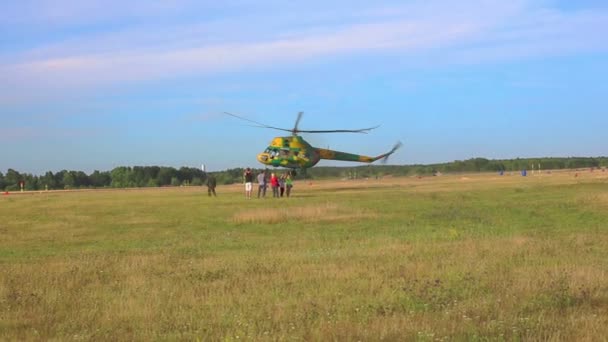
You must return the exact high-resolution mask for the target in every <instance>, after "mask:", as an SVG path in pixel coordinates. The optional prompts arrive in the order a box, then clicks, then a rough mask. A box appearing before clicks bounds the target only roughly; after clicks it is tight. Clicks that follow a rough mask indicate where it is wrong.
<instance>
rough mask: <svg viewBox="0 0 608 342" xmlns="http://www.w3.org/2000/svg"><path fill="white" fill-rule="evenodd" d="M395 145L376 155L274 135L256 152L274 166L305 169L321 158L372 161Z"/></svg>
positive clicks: (260, 160) (296, 137)
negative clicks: (323, 146)
mask: <svg viewBox="0 0 608 342" xmlns="http://www.w3.org/2000/svg"><path fill="white" fill-rule="evenodd" d="M396 148H397V146H396V147H395V148H393V150H391V151H390V152H388V153H385V154H382V155H379V156H377V157H368V156H364V155H359V154H353V153H347V152H340V151H334V150H329V149H324V148H316V147H313V146H311V145H310V144H309V143H308V142H306V140H304V139H303V138H302V137H301V136H299V135H296V134H294V135H292V136H289V137H276V138H274V139H272V141H271V142H270V145H269V146H268V147H267V148H266V150H264V152H262V153H260V154H258V156H257V159H258V161H259V162H260V163H262V164H264V165H268V166H274V167H279V166H280V167H286V168H291V169H307V168H309V167H313V166H315V165H316V164H317V163H318V162H319V160H321V159H331V160H342V161H350V162H361V163H372V162H374V161H376V160H378V159H381V158H384V157H387V156H388V155H390V154H392V153H393V152H394V151H395V149H396Z"/></svg>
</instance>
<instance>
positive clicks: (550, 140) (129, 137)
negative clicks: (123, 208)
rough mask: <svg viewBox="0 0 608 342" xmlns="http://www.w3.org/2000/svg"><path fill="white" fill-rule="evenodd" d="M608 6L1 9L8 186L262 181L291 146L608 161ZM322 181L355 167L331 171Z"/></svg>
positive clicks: (408, 156)
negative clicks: (40, 180) (11, 182)
mask: <svg viewBox="0 0 608 342" xmlns="http://www.w3.org/2000/svg"><path fill="white" fill-rule="evenodd" d="M606 36H608V3H607V2H606V1H591V0H590V1H551V0H540V1H531V0H513V1H502V0H474V1H450V0H448V1H436V0H426V1H378V2H370V1H352V0H350V1H342V0H338V1H332V2H327V1H306V2H299V3H291V4H286V3H285V1H264V2H259V1H253V0H252V1H248V0H240V1H225V2H217V1H194V0H192V1H189V0H173V1H158V2H153V3H151V2H149V1H138V0H135V1H129V2H123V1H114V0H106V1H101V0H100V1H80V2H75V1H66V0H56V1H27V0H25V1H14V2H2V3H0V75H1V77H0V122H1V126H0V127H2V130H1V131H0V133H1V135H0V146H1V148H0V171H2V172H5V171H6V169H8V168H13V169H16V170H19V171H22V172H30V173H34V174H40V173H44V172H45V171H48V170H50V171H59V170H61V169H68V170H82V171H85V172H91V171H93V170H95V169H98V170H110V169H112V168H113V167H115V166H119V165H128V166H132V165H166V166H174V167H180V166H192V167H196V166H199V165H200V164H201V163H205V164H206V165H207V167H208V168H210V169H211V170H220V169H225V168H230V167H244V166H256V167H257V166H260V165H257V162H256V161H255V155H256V154H257V153H258V152H260V151H262V150H263V149H264V148H265V147H266V146H267V145H268V143H269V142H270V140H271V138H272V137H273V136H275V135H280V134H278V132H277V133H275V132H273V131H270V130H264V129H258V128H252V127H249V126H246V125H244V124H243V123H242V122H239V121H237V120H235V119H233V118H231V117H227V116H225V115H221V113H222V112H223V111H229V112H233V113H238V114H240V115H243V116H246V117H248V118H250V119H253V120H257V121H262V122H265V123H267V124H269V125H273V126H280V127H283V126H284V127H288V128H289V127H291V126H292V125H293V121H294V120H295V117H296V115H297V112H299V111H303V112H304V117H303V120H302V122H301V125H300V126H301V128H302V129H335V128H361V127H369V126H374V125H378V124H379V125H381V126H380V128H378V129H376V130H374V131H373V132H371V133H370V134H368V135H338V134H332V135H315V136H306V138H307V139H309V140H310V142H311V143H313V144H316V145H318V146H321V147H328V146H329V148H332V149H336V150H341V151H346V152H352V153H361V154H368V155H377V154H380V153H382V152H385V151H386V150H388V149H389V148H390V147H391V146H392V145H393V144H394V143H395V142H396V141H397V140H400V141H402V142H403V143H404V147H403V148H402V149H401V150H399V151H398V152H397V153H396V154H395V156H394V157H393V158H392V159H391V163H395V164H412V163H433V162H444V161H452V160H455V159H467V158H472V157H487V158H515V157H542V156H600V155H608V153H607V152H606V148H607V147H608V141H607V140H606V134H605V131H606V127H608V113H607V110H606V108H608V99H607V96H606V94H608V85H607V84H606V79H607V76H608V39H606ZM323 165H349V164H344V163H337V164H336V163H329V162H325V163H323Z"/></svg>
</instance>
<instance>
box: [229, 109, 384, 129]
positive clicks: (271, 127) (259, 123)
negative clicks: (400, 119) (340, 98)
mask: <svg viewBox="0 0 608 342" xmlns="http://www.w3.org/2000/svg"><path fill="white" fill-rule="evenodd" d="M224 114H226V115H230V116H232V117H235V118H237V119H239V120H243V121H247V122H249V123H252V124H255V126H254V127H261V128H270V129H276V130H279V131H284V132H291V133H292V134H297V133H299V132H302V133H362V134H367V133H368V132H369V131H371V130H373V129H376V128H378V127H380V125H378V126H374V127H369V128H361V129H332V130H299V129H298V124H299V123H300V120H301V119H302V115H303V114H304V113H303V112H299V113H298V117H297V118H296V124H295V126H294V128H293V129H287V128H281V127H274V126H269V125H266V124H263V123H261V122H258V121H255V120H251V119H247V118H244V117H242V116H239V115H236V114H232V113H228V112H224Z"/></svg>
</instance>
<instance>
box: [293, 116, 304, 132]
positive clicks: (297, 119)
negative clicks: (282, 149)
mask: <svg viewBox="0 0 608 342" xmlns="http://www.w3.org/2000/svg"><path fill="white" fill-rule="evenodd" d="M302 114H304V112H299V113H298V117H297V118H296V124H295V125H294V126H293V132H294V133H296V132H300V131H298V125H299V124H300V120H302Z"/></svg>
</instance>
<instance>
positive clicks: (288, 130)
mask: <svg viewBox="0 0 608 342" xmlns="http://www.w3.org/2000/svg"><path fill="white" fill-rule="evenodd" d="M224 114H226V115H230V116H232V117H235V118H237V119H240V120H243V121H247V122H251V123H253V124H255V126H253V127H261V128H270V129H276V130H279V131H285V132H291V130H290V129H286V128H280V127H273V126H268V125H266V124H263V123H261V122H257V121H254V120H251V119H247V118H244V117H242V116H238V115H236V114H232V113H228V112H224Z"/></svg>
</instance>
